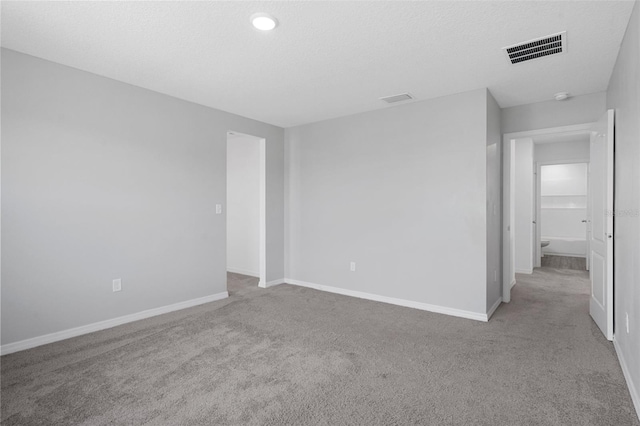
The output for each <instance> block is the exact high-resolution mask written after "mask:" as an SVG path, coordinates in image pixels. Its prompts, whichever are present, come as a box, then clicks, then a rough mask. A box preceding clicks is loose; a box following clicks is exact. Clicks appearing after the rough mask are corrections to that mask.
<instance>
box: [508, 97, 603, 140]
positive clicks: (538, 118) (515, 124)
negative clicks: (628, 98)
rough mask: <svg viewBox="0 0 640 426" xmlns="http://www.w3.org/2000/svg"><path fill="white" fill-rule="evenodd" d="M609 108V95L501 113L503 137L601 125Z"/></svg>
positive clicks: (542, 104)
mask: <svg viewBox="0 0 640 426" xmlns="http://www.w3.org/2000/svg"><path fill="white" fill-rule="evenodd" d="M605 107H606V93H605V92H599V93H592V94H589V95H581V96H574V97H571V98H569V99H567V100H565V101H556V100H549V101H545V102H536V103H533V104H526V105H518V106H514V107H509V108H503V109H502V133H512V132H524V131H527V130H537V129H547V128H551V127H560V126H570V125H573V124H584V123H592V122H595V121H598V119H599V118H600V116H601V115H602V114H603V113H604V111H605Z"/></svg>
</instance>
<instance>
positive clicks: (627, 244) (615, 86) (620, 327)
mask: <svg viewBox="0 0 640 426" xmlns="http://www.w3.org/2000/svg"><path fill="white" fill-rule="evenodd" d="M638 76H640V4H639V2H637V1H636V4H635V7H634V10H633V13H632V15H631V20H630V21H629V26H628V27H627V32H626V35H625V37H624V40H623V42H622V46H621V48H620V53H619V54H618V60H617V62H616V65H615V68H614V70H613V74H612V76H611V81H610V82H609V89H608V91H607V107H608V108H615V111H616V117H615V122H616V142H615V143H616V146H615V150H616V152H615V211H616V216H615V219H614V234H615V243H614V253H615V254H614V256H615V257H614V259H615V261H614V262H615V265H614V267H615V272H614V280H615V301H614V305H615V308H614V310H615V318H614V323H615V330H614V333H615V341H616V343H617V345H618V348H619V355H620V357H621V358H622V359H623V360H624V362H625V364H626V366H627V368H628V369H629V373H630V378H631V381H632V383H631V387H632V388H634V389H635V392H636V404H640V400H639V399H638V398H640V262H638V260H639V259H640V79H639V77H638ZM625 314H628V315H629V323H630V324H629V326H630V327H629V333H627V332H626V330H625V328H626V327H625V321H626V319H625ZM636 409H637V410H638V415H640V405H636Z"/></svg>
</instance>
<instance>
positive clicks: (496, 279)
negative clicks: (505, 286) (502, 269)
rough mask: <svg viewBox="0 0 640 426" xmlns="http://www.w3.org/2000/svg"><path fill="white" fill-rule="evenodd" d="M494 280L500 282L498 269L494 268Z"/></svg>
mask: <svg viewBox="0 0 640 426" xmlns="http://www.w3.org/2000/svg"><path fill="white" fill-rule="evenodd" d="M493 282H495V283H497V282H498V271H497V270H496V269H494V270H493Z"/></svg>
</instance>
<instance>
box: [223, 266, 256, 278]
mask: <svg viewBox="0 0 640 426" xmlns="http://www.w3.org/2000/svg"><path fill="white" fill-rule="evenodd" d="M227 272H233V273H234V274H240V275H248V276H250V277H255V278H259V277H260V272H256V271H251V270H249V269H243V268H232V267H230V266H227Z"/></svg>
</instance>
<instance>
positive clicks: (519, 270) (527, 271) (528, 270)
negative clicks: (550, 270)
mask: <svg viewBox="0 0 640 426" xmlns="http://www.w3.org/2000/svg"><path fill="white" fill-rule="evenodd" d="M516 274H528V275H531V274H533V268H531V269H516Z"/></svg>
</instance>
